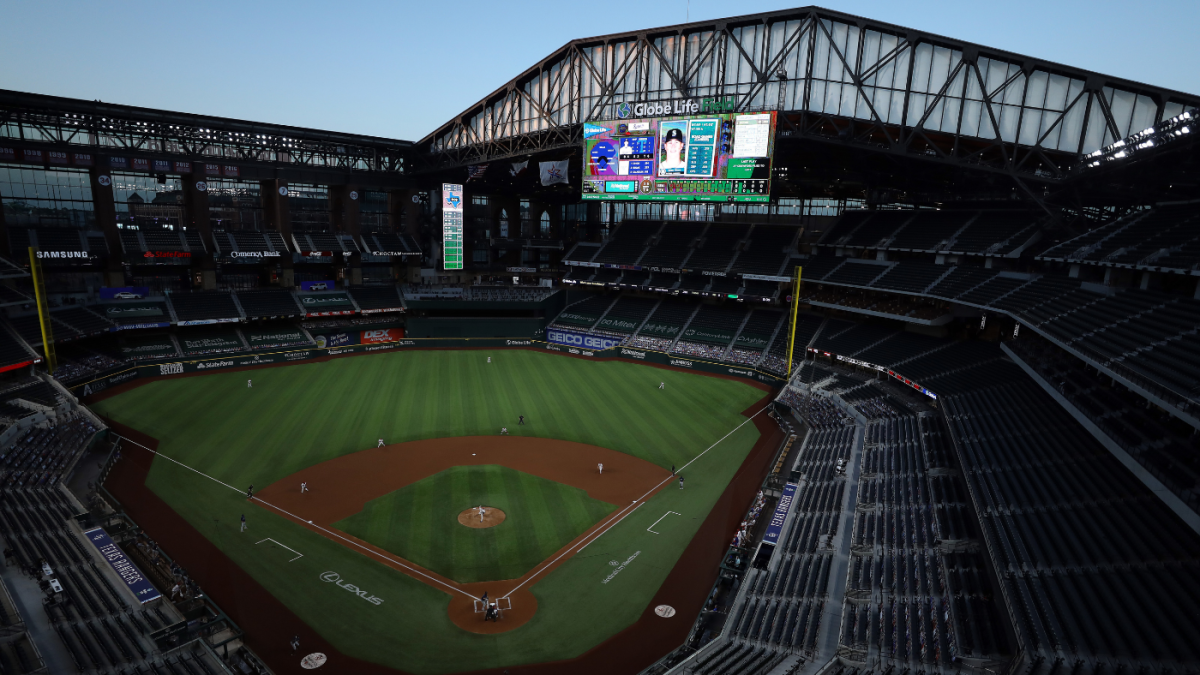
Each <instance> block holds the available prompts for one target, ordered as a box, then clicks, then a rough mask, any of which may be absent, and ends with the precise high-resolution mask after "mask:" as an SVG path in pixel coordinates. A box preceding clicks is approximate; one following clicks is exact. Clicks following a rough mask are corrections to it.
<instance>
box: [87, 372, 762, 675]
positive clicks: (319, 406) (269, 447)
mask: <svg viewBox="0 0 1200 675" xmlns="http://www.w3.org/2000/svg"><path fill="white" fill-rule="evenodd" d="M488 357H491V363H489V362H488ZM247 379H253V387H252V388H251V387H248V386H247ZM660 383H665V388H664V389H660V388H659V384H660ZM765 395H766V392H764V391H763V390H762V389H760V388H757V387H755V386H753V385H750V384H747V383H744V382H741V381H737V380H733V379H726V378H718V377H710V376H704V375H700V374H696V373H691V372H684V371H679V370H672V369H663V368H654V367H650V366H647V365H641V364H636V363H629V362H623V361H589V360H586V359H583V358H572V357H567V356H563V355H559V354H551V353H543V352H537V351H533V350H431V351H412V352H391V353H385V354H377V355H370V356H356V357H352V358H339V359H333V360H328V361H324V362H316V363H304V364H297V365H289V366H285V367H272V368H264V369H256V370H252V371H242V372H224V373H209V374H204V375H200V376H185V377H178V378H166V379H159V380H154V381H149V382H148V383H145V384H140V385H139V386H136V387H133V388H130V389H129V390H128V391H124V392H122V393H118V394H116V395H113V396H110V397H108V398H105V399H104V400H101V401H98V402H96V403H94V404H92V407H93V409H95V410H96V411H97V412H98V413H100V414H102V415H104V416H106V417H108V418H110V419H111V420H113V421H115V422H118V423H119V424H120V425H124V426H127V427H129V428H131V429H133V430H136V431H137V432H140V434H144V436H145V437H149V438H150V439H153V440H154V441H156V443H152V442H150V441H147V440H145V438H144V437H143V436H141V435H139V436H138V437H139V438H143V441H144V444H145V445H149V446H151V447H153V446H154V445H157V450H158V453H159V454H158V455H151V454H150V453H149V452H148V451H145V450H141V449H140V448H137V447H136V446H133V445H132V444H129V443H127V444H126V448H127V449H126V450H125V452H126V453H128V454H129V460H126V459H122V462H125V463H127V464H129V465H130V466H131V467H132V466H133V465H134V464H141V465H143V466H144V467H146V470H145V471H144V472H143V473H141V474H129V475H136V477H137V480H138V481H139V482H144V489H148V491H149V492H150V493H152V494H153V495H154V496H155V497H156V498H157V499H161V501H162V503H164V504H165V505H166V506H167V507H169V508H170V509H171V510H173V511H174V513H175V514H178V516H179V517H182V519H183V521H186V525H187V526H188V530H189V531H193V530H194V532H195V533H196V536H197V537H200V538H203V539H204V540H206V543H205V546H206V547H208V546H209V545H211V547H209V548H205V549H204V550H210V549H211V550H212V551H214V552H216V551H219V554H220V556H221V557H223V559H227V560H228V561H232V564H233V565H235V566H236V567H237V568H239V571H238V574H239V575H240V574H242V573H245V574H246V575H248V576H249V578H251V579H252V580H253V582H254V583H255V584H257V585H258V586H261V588H262V589H265V591H266V593H268V594H269V595H270V596H271V597H272V602H274V601H278V603H280V604H281V605H282V606H283V607H284V608H286V610H287V612H286V613H285V614H286V616H281V617H279V621H280V622H282V623H281V625H280V626H279V627H278V630H277V631H276V632H278V633H279V634H284V633H286V634H289V635H290V634H293V633H295V634H300V635H302V636H305V639H307V636H310V635H314V634H315V637H314V638H313V639H312V640H308V644H311V643H312V642H314V641H318V640H319V641H321V642H325V643H328V644H329V645H331V646H332V648H334V649H336V651H337V653H338V654H340V655H344V656H346V657H348V658H354V659H361V660H362V661H365V662H369V663H373V664H378V665H379V666H385V667H388V668H395V669H398V670H402V671H406V672H411V673H422V674H423V673H431V674H432V673H455V672H463V671H474V670H483V669H495V668H501V669H502V668H507V667H517V666H520V665H522V664H535V663H545V662H553V661H561V660H566V659H573V658H576V657H579V656H580V655H582V654H585V653H586V652H588V651H589V650H591V649H593V648H595V647H597V645H600V644H601V643H603V642H605V641H606V640H608V639H609V638H612V637H613V636H615V635H617V634H618V633H620V632H621V631H622V630H624V629H626V628H628V627H630V626H631V625H633V624H634V623H635V622H637V621H638V620H639V619H640V618H641V617H643V616H644V614H645V612H646V610H647V607H648V604H649V603H650V602H651V600H652V599H654V598H656V597H658V598H659V599H660V600H661V597H662V593H661V592H660V589H661V588H662V587H664V581H665V580H666V579H667V576H668V574H669V573H670V572H671V571H672V569H675V568H676V566H677V563H679V562H680V558H681V555H683V553H684V551H685V549H686V548H687V547H688V546H689V544H690V543H691V542H692V540H693V536H694V535H695V534H696V533H697V531H698V530H699V529H700V527H701V525H702V523H704V522H705V519H706V518H707V517H708V516H709V515H710V511H713V509H714V505H716V504H717V503H718V500H719V499H722V495H723V494H724V493H725V492H726V488H727V486H728V485H729V484H730V481H731V480H732V479H733V478H734V476H735V474H736V473H737V472H738V471H739V468H740V467H741V466H742V463H743V460H745V459H746V457H747V455H748V453H749V452H750V450H751V448H752V447H753V446H754V444H755V442H756V440H758V438H759V430H758V428H757V427H756V424H755V423H752V422H751V421H750V420H749V419H748V418H747V417H746V416H745V415H744V414H743V412H744V411H747V410H748V409H750V408H751V407H752V406H754V405H755V404H756V403H759V402H760V401H761V400H762V399H763V397H764V396H765ZM521 415H524V416H525V424H523V425H522V424H519V423H518V418H519V416H521ZM762 417H765V415H764V416H762ZM502 427H507V430H508V435H507V436H501V435H500V431H501V428H502ZM379 439H383V441H384V447H376V446H377V445H378V441H379ZM138 453H142V454H143V456H142V457H141V458H135V455H137V454H138ZM600 463H603V464H604V466H605V468H604V471H603V473H601V472H600V470H599V467H598V464H600ZM673 467H674V468H676V469H681V471H680V474H681V475H682V476H683V477H684V480H685V483H684V488H683V489H680V486H679V483H678V481H677V479H676V477H673V476H672V475H671V469H672V468H673ZM758 479H761V476H759V477H758ZM301 483H304V484H305V488H306V490H305V491H304V492H301ZM250 485H253V486H254V492H255V498H254V499H247V497H246V491H247V488H248V487H249V486H250ZM122 489H125V490H126V491H127V492H131V489H130V488H129V487H128V486H126V487H125V488H122ZM116 492H117V496H118V498H121V497H122V494H121V491H120V490H117V491H116ZM726 501H727V499H726ZM481 505H482V506H484V508H485V511H487V510H493V511H496V512H497V513H495V514H491V515H490V516H489V520H488V522H487V523H486V524H484V525H485V526H481V525H480V524H478V523H476V524H473V525H472V526H467V525H466V524H464V523H465V522H466V521H465V520H464V518H465V517H466V515H465V514H464V511H465V510H467V509H474V508H477V507H478V506H481ZM728 507H729V505H727V504H725V505H723V507H722V508H728ZM744 507H745V505H744V504H739V505H737V508H739V509H741V508H744ZM131 513H132V514H133V515H134V517H135V518H139V520H141V516H139V514H138V512H137V511H136V510H133V509H131ZM243 515H244V516H245V518H246V529H245V531H242V529H241V526H240V520H241V517H242V516H243ZM142 516H144V518H145V519H146V520H147V522H153V521H155V520H156V518H155V514H154V513H152V512H151V511H149V510H147V511H143V512H142ZM735 516H736V514H735ZM148 529H150V528H149V527H148ZM150 534H151V535H152V536H156V538H159V539H160V541H162V540H164V539H165V538H168V537H169V536H171V533H167V532H162V533H156V532H154V531H153V530H151V531H150ZM722 536H723V535H722ZM167 550H168V552H170V551H171V548H170V547H169V546H168V547H167ZM194 557H196V558H201V557H203V558H204V559H189V555H188V554H187V553H180V554H179V559H180V563H181V564H182V565H183V566H184V567H185V568H188V570H189V572H190V573H192V575H193V576H194V577H196V578H197V579H199V580H200V582H201V583H202V584H205V583H206V578H207V579H210V583H211V585H212V587H214V588H218V587H220V588H224V587H225V586H228V584H225V585H223V584H222V583H221V579H223V578H225V577H229V576H230V575H229V574H228V573H227V572H222V571H220V570H219V569H218V565H217V563H216V562H214V560H213V559H214V558H215V557H217V556H216V555H215V554H205V555H204V556H201V555H199V554H196V555H195V556H194ZM239 578H240V577H239ZM707 583H711V578H710V579H709V580H708V582H707ZM233 587H234V588H236V585H234V586H233ZM484 591H487V592H488V593H489V597H490V598H492V599H497V598H501V599H503V600H502V602H501V606H502V607H505V608H506V610H507V611H505V612H504V613H503V615H502V617H501V619H500V621H497V622H488V623H486V624H485V622H484V621H483V614H481V613H477V609H478V604H477V603H475V602H474V598H476V597H478V596H479V595H481V594H482V593H483V592H484ZM656 594H657V595H656ZM252 596H253V593H250V592H249V591H246V592H244V593H241V594H239V593H238V592H237V591H236V590H234V591H228V590H226V591H224V595H221V594H218V593H216V592H214V597H215V599H216V600H217V601H218V602H219V603H221V604H222V606H223V607H225V606H228V607H229V611H230V614H231V615H234V616H237V615H238V610H239V607H238V604H239V603H245V602H249V600H250V598H251V597H252ZM242 609H245V608H242ZM694 618H695V616H694V614H692V615H690V616H683V615H680V616H677V617H674V618H670V619H662V621H682V622H685V623H687V624H690V623H691V621H692V620H693V619H694ZM292 623H294V624H295V625H294V626H292V625H291V624H292ZM282 624H286V625H282ZM252 635H253V633H252ZM279 646H282V645H279ZM672 646H673V645H662V651H663V652H664V653H665V651H668V650H669V649H670V648H671V647H672ZM302 651H304V650H302ZM330 659H331V660H330V663H329V666H332V667H333V668H332V669H333V670H335V671H336V672H348V671H343V670H339V669H338V668H337V667H336V666H337V661H336V659H337V654H333V655H331V656H330ZM514 672H517V671H516V670H514Z"/></svg>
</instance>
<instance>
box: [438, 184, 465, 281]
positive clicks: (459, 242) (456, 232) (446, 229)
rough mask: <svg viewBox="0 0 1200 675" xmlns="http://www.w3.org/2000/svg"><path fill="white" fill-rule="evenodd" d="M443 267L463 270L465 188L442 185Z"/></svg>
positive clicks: (454, 185)
mask: <svg viewBox="0 0 1200 675" xmlns="http://www.w3.org/2000/svg"><path fill="white" fill-rule="evenodd" d="M442 256H443V258H442V267H443V269H448V270H461V269H462V268H463V186H461V185H456V184H454V183H442Z"/></svg>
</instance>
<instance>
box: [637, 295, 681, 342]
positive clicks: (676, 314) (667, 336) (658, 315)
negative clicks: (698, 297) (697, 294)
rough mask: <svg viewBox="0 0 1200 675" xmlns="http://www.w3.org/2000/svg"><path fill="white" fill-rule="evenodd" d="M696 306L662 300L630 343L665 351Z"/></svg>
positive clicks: (677, 335)
mask: <svg viewBox="0 0 1200 675" xmlns="http://www.w3.org/2000/svg"><path fill="white" fill-rule="evenodd" d="M695 310H696V305H695V304H694V303H690V302H686V301H685V302H674V301H671V302H668V301H666V300H664V301H663V302H662V303H660V304H659V305H658V308H657V309H655V310H654V313H653V314H651V315H650V318H649V319H647V320H646V323H645V325H643V326H642V329H641V330H640V331H638V333H637V336H636V337H635V338H634V339H633V341H632V343H631V344H633V345H635V346H638V347H644V348H646V349H658V350H661V351H666V350H667V348H668V347H670V346H671V342H672V341H674V340H675V338H677V337H679V333H680V331H682V330H683V326H684V324H686V323H687V322H688V319H689V318H691V316H692V312H694V311H695Z"/></svg>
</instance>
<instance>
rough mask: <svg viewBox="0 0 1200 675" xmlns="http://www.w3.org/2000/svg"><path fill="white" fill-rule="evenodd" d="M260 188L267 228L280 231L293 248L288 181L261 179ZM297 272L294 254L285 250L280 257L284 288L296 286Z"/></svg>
mask: <svg viewBox="0 0 1200 675" xmlns="http://www.w3.org/2000/svg"><path fill="white" fill-rule="evenodd" d="M258 188H259V191H258V192H259V195H261V197H262V206H263V217H264V218H265V219H266V224H267V229H268V230H274V231H275V232H278V233H279V236H281V237H283V241H284V242H286V243H287V246H288V250H293V247H294V246H295V245H296V243H295V242H294V241H292V217H291V214H290V213H289V212H288V198H287V194H288V190H287V181H282V180H278V179H270V180H264V181H259V184H258ZM295 272H296V270H295V267H294V266H293V262H292V256H291V255H288V253H287V252H283V254H282V255H281V256H280V258H279V285H280V286H283V287H284V288H291V287H292V286H295V285H296V274H295Z"/></svg>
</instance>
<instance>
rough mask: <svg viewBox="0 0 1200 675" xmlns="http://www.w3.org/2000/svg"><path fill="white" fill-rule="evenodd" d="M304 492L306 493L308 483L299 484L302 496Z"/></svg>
mask: <svg viewBox="0 0 1200 675" xmlns="http://www.w3.org/2000/svg"><path fill="white" fill-rule="evenodd" d="M305 492H308V483H301V484H300V494H304V493H305Z"/></svg>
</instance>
